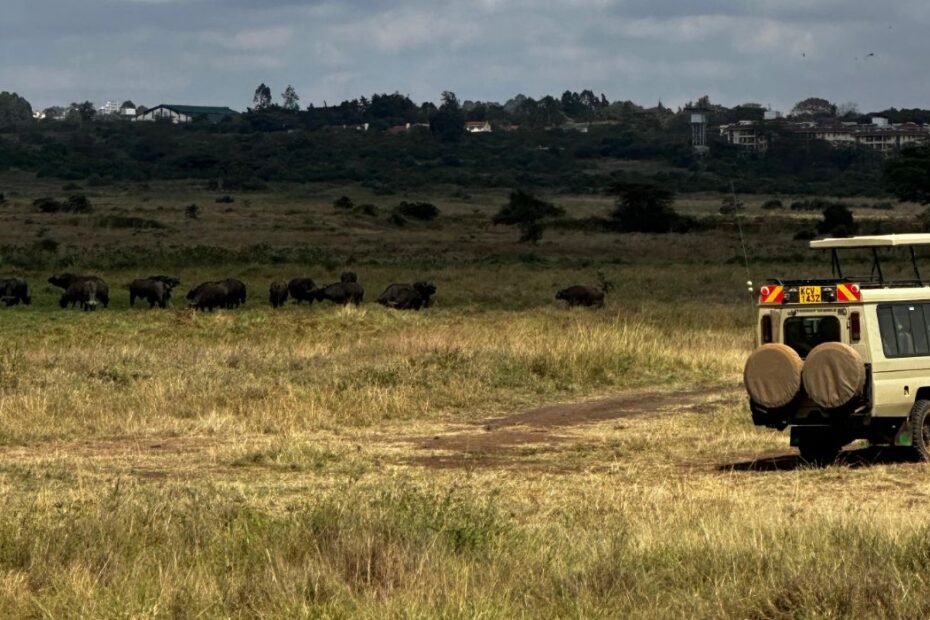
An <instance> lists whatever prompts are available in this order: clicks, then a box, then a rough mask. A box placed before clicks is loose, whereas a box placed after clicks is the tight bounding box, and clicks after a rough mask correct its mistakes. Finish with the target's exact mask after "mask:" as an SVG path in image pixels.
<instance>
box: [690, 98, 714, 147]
mask: <svg viewBox="0 0 930 620" xmlns="http://www.w3.org/2000/svg"><path fill="white" fill-rule="evenodd" d="M688 112H689V113H690V114H691V147H692V148H693V149H694V152H695V153H696V154H697V155H706V154H707V153H708V151H710V147H708V146H707V110H706V109H704V108H688Z"/></svg>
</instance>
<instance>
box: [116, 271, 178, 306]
mask: <svg viewBox="0 0 930 620" xmlns="http://www.w3.org/2000/svg"><path fill="white" fill-rule="evenodd" d="M180 283H181V281H180V280H178V279H177V278H174V277H172V276H150V277H148V278H141V279H138V280H133V281H132V282H130V283H129V305H130V306H134V305H136V298H139V299H144V300H146V301H148V302H149V307H150V308H154V307H155V306H156V305H157V306H158V307H159V308H166V307H168V302H169V301H170V300H171V289H173V288H174V287H175V286H177V285H178V284H180Z"/></svg>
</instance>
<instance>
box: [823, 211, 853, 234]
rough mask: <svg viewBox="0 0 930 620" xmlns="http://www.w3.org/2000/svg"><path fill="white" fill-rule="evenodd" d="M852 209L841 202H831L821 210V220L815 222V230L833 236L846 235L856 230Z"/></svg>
mask: <svg viewBox="0 0 930 620" xmlns="http://www.w3.org/2000/svg"><path fill="white" fill-rule="evenodd" d="M856 228H857V227H856V222H855V220H854V219H853V214H852V211H850V210H849V207H847V206H846V205H844V204H842V203H833V204H831V205H829V206H828V207H827V208H826V209H824V210H823V221H822V222H819V223H818V224H817V232H819V233H820V234H824V235H830V236H833V237H848V236H850V235H852V234H855V232H856Z"/></svg>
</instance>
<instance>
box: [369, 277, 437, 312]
mask: <svg viewBox="0 0 930 620" xmlns="http://www.w3.org/2000/svg"><path fill="white" fill-rule="evenodd" d="M435 294H436V285H434V284H432V283H430V282H414V283H413V284H392V285H390V286H389V287H387V288H386V289H384V292H383V293H381V295H380V296H378V303H379V304H381V305H382V306H386V307H388V308H396V309H398V310H419V309H420V308H427V307H429V304H430V297H432V296H433V295H435Z"/></svg>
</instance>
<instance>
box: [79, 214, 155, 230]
mask: <svg viewBox="0 0 930 620" xmlns="http://www.w3.org/2000/svg"><path fill="white" fill-rule="evenodd" d="M94 226H96V227H97V228H142V229H146V228H159V229H160V228H168V227H167V226H165V225H164V224H162V223H161V222H159V221H158V220H149V219H146V218H144V217H132V216H127V215H103V216H100V217H98V218H97V219H95V220H94Z"/></svg>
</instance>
